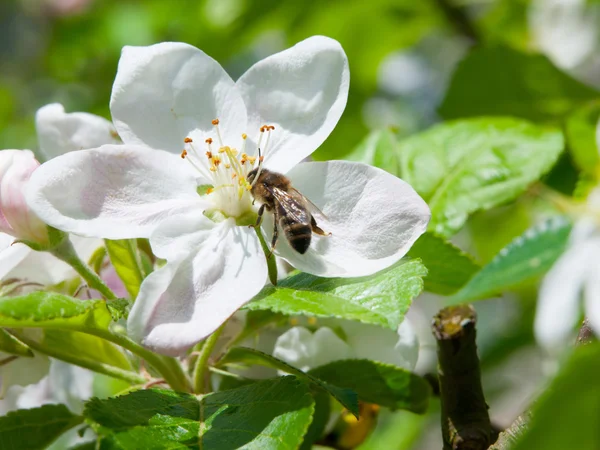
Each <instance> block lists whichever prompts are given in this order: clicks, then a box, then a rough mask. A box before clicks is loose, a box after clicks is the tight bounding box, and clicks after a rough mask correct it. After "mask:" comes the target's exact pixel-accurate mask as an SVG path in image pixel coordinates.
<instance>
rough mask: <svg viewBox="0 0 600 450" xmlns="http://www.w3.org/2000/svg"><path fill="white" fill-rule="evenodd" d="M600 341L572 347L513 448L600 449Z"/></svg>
mask: <svg viewBox="0 0 600 450" xmlns="http://www.w3.org/2000/svg"><path fill="white" fill-rule="evenodd" d="M599 373H600V343H597V342H596V343H593V344H590V345H585V346H580V347H578V348H576V349H575V351H574V354H573V355H572V357H571V359H570V360H569V361H568V363H567V364H566V365H565V366H564V367H563V368H562V370H561V371H560V373H559V374H558V375H557V377H556V379H555V380H554V381H553V382H552V384H551V385H550V387H549V388H548V389H547V390H546V391H545V393H544V394H543V395H542V397H541V398H540V399H539V400H538V401H537V402H536V403H535V405H534V408H533V411H532V414H531V418H530V421H529V423H528V426H527V429H526V431H525V432H524V433H523V434H522V435H521V438H520V439H517V443H516V445H514V446H511V447H510V448H511V449H513V450H530V449H535V448H539V449H544V450H564V449H577V450H597V449H598V448H600V434H599V433H598V418H599V417H600V384H599V383H598V374H599Z"/></svg>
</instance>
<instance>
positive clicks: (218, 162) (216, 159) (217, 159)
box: [212, 156, 221, 166]
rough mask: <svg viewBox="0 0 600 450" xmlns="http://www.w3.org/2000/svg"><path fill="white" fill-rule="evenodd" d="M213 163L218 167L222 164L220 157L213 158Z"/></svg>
mask: <svg viewBox="0 0 600 450" xmlns="http://www.w3.org/2000/svg"><path fill="white" fill-rule="evenodd" d="M212 162H213V164H214V165H215V166H218V165H219V164H221V158H219V157H218V156H213V159H212Z"/></svg>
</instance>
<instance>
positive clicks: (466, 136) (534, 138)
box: [399, 117, 564, 236]
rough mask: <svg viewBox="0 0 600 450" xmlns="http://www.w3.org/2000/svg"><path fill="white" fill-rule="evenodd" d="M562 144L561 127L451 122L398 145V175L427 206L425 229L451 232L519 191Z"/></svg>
mask: <svg viewBox="0 0 600 450" xmlns="http://www.w3.org/2000/svg"><path fill="white" fill-rule="evenodd" d="M563 145H564V143H563V137H562V134H561V132H560V131H559V130H555V129H552V128H542V127H538V126H535V125H533V124H531V123H529V122H526V121H523V120H519V119H512V118H507V117H496V118H491V117H490V118H478V119H467V120H462V121H456V122H450V123H446V124H442V125H438V126H435V127H433V128H431V129H429V130H427V131H425V132H423V133H420V134H417V135H415V136H412V137H410V138H408V139H406V140H404V141H402V142H401V143H400V147H399V155H400V165H401V177H402V178H403V179H404V180H405V181H407V182H408V183H410V184H411V185H412V186H413V187H414V188H415V190H416V191H417V192H418V193H419V194H420V195H421V196H422V197H423V198H424V199H425V201H427V203H428V204H429V207H430V208H431V213H432V217H431V222H430V224H429V229H430V230H431V231H434V232H435V233H437V234H439V235H442V236H450V235H452V234H454V233H455V232H456V231H458V230H459V229H460V228H461V227H462V226H463V224H464V223H465V221H466V220H467V217H468V216H469V214H471V213H473V212H475V211H477V210H481V209H488V208H491V207H493V206H496V205H499V204H502V203H504V202H507V201H509V200H513V199H514V198H516V197H517V196H518V195H520V194H522V193H523V192H524V191H525V189H526V188H527V187H528V186H529V185H530V184H531V183H532V182H534V181H536V180H537V179H539V178H540V177H541V176H542V175H543V174H545V173H546V172H547V171H548V170H549V169H550V168H551V167H552V165H553V164H554V163H555V162H556V160H557V158H558V156H559V155H560V153H561V152H562V150H563Z"/></svg>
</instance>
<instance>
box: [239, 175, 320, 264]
mask: <svg viewBox="0 0 600 450" xmlns="http://www.w3.org/2000/svg"><path fill="white" fill-rule="evenodd" d="M257 177H258V178H257ZM247 179H248V182H249V183H250V184H251V186H252V188H251V190H250V193H251V194H252V197H254V200H258V201H259V202H261V203H262V204H261V206H260V208H259V209H258V217H257V219H256V225H255V226H259V225H260V222H261V220H262V215H263V213H264V211H265V209H266V210H267V211H270V212H272V213H273V240H272V241H271V251H273V249H274V248H275V245H276V244H277V239H278V237H279V231H278V227H277V225H279V226H280V227H281V229H282V230H283V233H284V234H285V237H286V238H287V240H288V242H289V243H290V245H291V246H292V248H293V249H294V250H296V251H297V252H298V253H300V254H304V253H306V251H307V250H308V247H310V241H311V238H312V233H315V234H318V235H320V236H330V235H331V233H326V232H325V231H323V230H322V229H321V228H319V226H318V225H317V221H316V220H315V218H314V217H313V215H312V214H311V212H310V209H313V210H316V211H317V212H319V213H320V214H321V215H323V213H321V212H320V211H319V209H318V208H317V207H316V206H315V205H314V204H313V203H312V202H311V201H310V200H308V199H307V198H306V197H304V195H302V194H301V193H300V192H299V191H298V190H297V189H296V188H294V187H293V186H292V183H291V181H290V180H289V179H288V178H287V177H286V176H284V175H282V174H280V173H277V172H271V171H270V170H268V169H265V168H264V167H261V166H260V165H259V167H257V168H255V169H252V170H251V171H250V173H248V178H247Z"/></svg>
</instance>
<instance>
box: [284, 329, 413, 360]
mask: <svg viewBox="0 0 600 450" xmlns="http://www.w3.org/2000/svg"><path fill="white" fill-rule="evenodd" d="M325 323H327V324H328V326H323V327H321V328H319V329H317V331H315V332H314V333H311V331H310V330H308V329H307V328H304V327H294V328H291V329H289V330H288V331H286V332H285V333H283V334H282V335H281V336H279V338H278V339H277V342H276V343H275V348H274V350H273V356H275V357H276V358H279V359H281V360H283V361H285V362H287V363H289V364H291V365H292V366H294V367H297V368H299V369H301V370H303V371H307V370H310V369H313V368H315V367H319V366H322V365H325V364H327V363H330V362H333V361H337V360H341V359H356V358H358V359H370V360H373V361H379V362H383V363H387V364H392V365H395V366H398V367H402V368H404V369H407V370H412V369H414V367H415V364H416V363H417V356H418V342H417V336H416V334H415V332H414V330H413V328H412V326H411V325H410V322H409V321H408V320H406V319H405V320H404V321H403V322H402V324H400V326H399V327H398V331H397V332H396V333H394V332H393V331H392V330H388V329H385V328H381V327H378V326H376V325H366V324H363V323H361V322H352V321H348V320H330V321H326V322H325ZM336 329H338V330H340V331H341V332H339V333H336V332H335V331H334V330H336Z"/></svg>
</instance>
